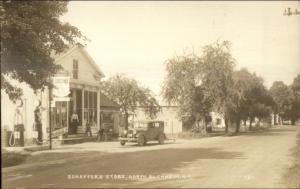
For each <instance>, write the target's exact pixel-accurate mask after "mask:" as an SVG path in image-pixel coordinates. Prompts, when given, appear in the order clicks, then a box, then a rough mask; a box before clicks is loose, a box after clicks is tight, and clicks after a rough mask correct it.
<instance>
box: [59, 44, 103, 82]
mask: <svg viewBox="0 0 300 189" xmlns="http://www.w3.org/2000/svg"><path fill="white" fill-rule="evenodd" d="M76 49H79V50H80V52H81V53H82V55H83V56H85V57H86V58H87V59H88V62H89V63H90V64H91V66H92V67H93V68H94V69H95V71H96V72H97V73H98V74H99V76H100V77H101V78H102V77H104V76H105V75H104V73H103V72H102V70H101V69H100V68H99V66H98V65H97V64H96V62H95V61H94V60H93V58H92V57H91V56H90V55H89V53H88V52H87V51H86V50H85V47H84V46H83V45H81V44H79V43H77V44H76V45H73V46H70V47H69V48H68V49H67V50H66V51H64V52H63V53H61V54H59V55H57V56H55V57H54V59H55V62H58V61H60V60H61V59H62V58H64V57H65V56H67V55H69V54H71V53H72V52H74V51H75V50H76Z"/></svg>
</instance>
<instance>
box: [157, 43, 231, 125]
mask: <svg viewBox="0 0 300 189" xmlns="http://www.w3.org/2000/svg"><path fill="white" fill-rule="evenodd" d="M234 62H235V60H234V59H233V58H232V56H231V54H230V44H229V42H227V41H224V42H222V43H219V42H216V43H214V44H211V45H207V46H205V47H204V48H203V52H202V54H201V55H197V54H190V55H184V56H179V57H174V58H172V59H170V60H168V61H167V63H166V70H167V77H166V78H165V81H164V85H163V90H162V95H163V97H164V99H165V100H166V101H167V102H169V103H173V104H178V105H179V107H180V110H179V115H180V117H185V118H187V120H194V121H198V120H199V119H202V120H205V117H206V116H207V115H208V114H209V113H210V112H211V111H212V110H213V109H215V110H217V111H219V112H224V110H225V108H224V106H225V102H226V100H227V98H228V97H229V94H230V90H231V88H230V87H231V85H232V82H233V81H232V72H233V67H234Z"/></svg>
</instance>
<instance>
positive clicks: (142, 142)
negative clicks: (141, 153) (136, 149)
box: [138, 135, 145, 146]
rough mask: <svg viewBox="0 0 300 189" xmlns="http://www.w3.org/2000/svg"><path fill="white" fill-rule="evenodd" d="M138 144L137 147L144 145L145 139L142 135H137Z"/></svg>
mask: <svg viewBox="0 0 300 189" xmlns="http://www.w3.org/2000/svg"><path fill="white" fill-rule="evenodd" d="M138 144H139V146H144V145H145V137H144V136H143V135H139V137H138Z"/></svg>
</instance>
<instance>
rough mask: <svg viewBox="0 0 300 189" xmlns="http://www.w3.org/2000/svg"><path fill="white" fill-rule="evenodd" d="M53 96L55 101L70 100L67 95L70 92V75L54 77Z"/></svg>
mask: <svg viewBox="0 0 300 189" xmlns="http://www.w3.org/2000/svg"><path fill="white" fill-rule="evenodd" d="M53 85H54V87H53V97H54V99H55V101H69V100H70V99H69V98H67V96H68V95H69V94H70V77H66V76H56V77H53Z"/></svg>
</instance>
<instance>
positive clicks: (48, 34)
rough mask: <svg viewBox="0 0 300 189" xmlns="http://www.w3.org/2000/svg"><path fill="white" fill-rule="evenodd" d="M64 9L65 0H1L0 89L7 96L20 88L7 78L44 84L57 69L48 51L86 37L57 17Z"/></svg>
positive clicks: (36, 86)
mask: <svg viewBox="0 0 300 189" xmlns="http://www.w3.org/2000/svg"><path fill="white" fill-rule="evenodd" d="M66 12H67V2H65V1H1V4H0V13H1V16H0V18H1V86H2V87H1V89H3V90H5V91H6V93H7V94H8V95H9V97H10V99H12V100H15V99H16V98H18V97H19V96H20V95H22V90H21V89H20V88H18V87H16V86H13V85H12V84H11V83H10V81H9V79H8V78H11V79H15V80H17V81H19V82H26V83H27V84H29V86H30V87H31V88H33V89H34V90H37V89H40V88H43V87H44V86H45V85H47V84H48V78H49V77H50V76H51V75H52V74H53V73H55V72H57V71H58V70H59V69H60V67H59V66H57V65H55V64H54V63H53V61H54V60H53V59H52V58H51V56H50V55H51V53H53V52H54V53H60V52H62V51H63V50H64V49H65V48H67V47H68V44H69V43H70V44H74V43H76V42H78V41H79V40H80V39H82V40H85V37H84V36H83V35H82V34H81V32H80V31H79V30H78V29H77V28H76V27H74V26H71V25H70V24H69V23H62V22H61V21H60V20H59V17H60V16H61V15H63V14H64V13H66Z"/></svg>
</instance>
